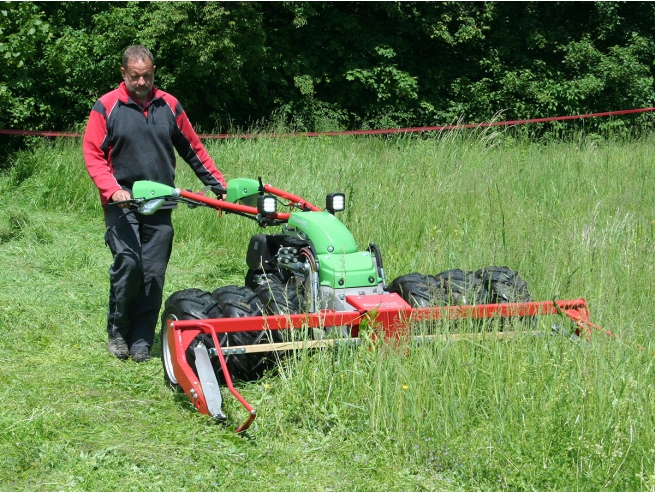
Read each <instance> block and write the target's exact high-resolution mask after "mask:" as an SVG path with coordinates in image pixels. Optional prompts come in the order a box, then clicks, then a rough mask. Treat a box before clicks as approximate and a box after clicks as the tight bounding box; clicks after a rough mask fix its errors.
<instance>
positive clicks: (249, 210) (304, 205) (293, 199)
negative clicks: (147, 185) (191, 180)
mask: <svg viewBox="0 0 655 492" xmlns="http://www.w3.org/2000/svg"><path fill="white" fill-rule="evenodd" d="M178 189H179V190H180V196H181V197H182V198H188V199H189V200H193V201H194V202H199V203H204V204H205V205H209V206H210V207H212V208H215V209H217V210H226V211H228V212H241V213H245V214H250V215H257V214H258V213H259V212H258V210H257V207H250V206H248V205H242V204H240V203H232V202H226V201H225V200H218V199H217V198H211V197H209V196H205V195H201V194H199V193H194V192H192V191H187V190H183V189H181V188H178ZM264 191H265V192H267V193H269V194H271V195H276V196H279V197H280V198H283V199H285V200H289V201H290V204H293V205H296V206H298V207H300V208H301V209H303V210H310V211H312V212H321V209H320V208H318V207H317V206H316V205H313V204H311V203H310V202H308V201H307V200H305V199H304V198H301V197H299V196H297V195H293V194H291V193H287V192H286V191H284V190H280V189H278V188H274V187H273V186H271V185H268V184H266V185H264ZM290 216H291V214H289V213H284V212H275V213H274V214H269V215H267V217H268V218H269V219H277V220H282V221H284V220H289V217H290Z"/></svg>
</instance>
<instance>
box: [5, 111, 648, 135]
mask: <svg viewBox="0 0 655 492" xmlns="http://www.w3.org/2000/svg"><path fill="white" fill-rule="evenodd" d="M648 111H655V107H654V108H638V109H623V110H620V111H605V112H603V113H589V114H576V115H569V116H552V117H547V118H530V119H524V120H511V121H490V122H485V123H466V124H454V125H441V126H416V127H411V128H386V129H379V130H347V131H333V132H294V133H220V134H212V133H203V134H200V135H198V136H199V137H200V138H203V139H228V138H241V139H247V138H260V137H272V138H280V137H336V136H343V135H386V134H393V133H421V132H439V131H447V130H460V129H461V130H466V129H475V128H488V127H499V126H516V125H527V124H530V123H549V122H551V121H568V120H580V119H586V118H602V117H607V116H619V115H625V114H634V113H645V112H648ZM0 135H24V136H28V135H29V136H37V137H73V138H81V137H83V136H84V134H83V133H73V132H54V131H33V130H8V129H0Z"/></svg>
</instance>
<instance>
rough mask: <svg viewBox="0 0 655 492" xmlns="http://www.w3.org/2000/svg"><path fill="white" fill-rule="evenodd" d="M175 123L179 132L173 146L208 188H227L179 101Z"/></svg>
mask: <svg viewBox="0 0 655 492" xmlns="http://www.w3.org/2000/svg"><path fill="white" fill-rule="evenodd" d="M174 112H175V123H176V125H177V129H178V132H176V135H175V136H174V137H173V145H175V149H176V150H177V152H178V153H179V154H180V157H182V159H184V160H185V161H186V162H187V163H188V164H189V166H191V168H192V169H193V171H194V172H195V173H196V176H198V179H200V181H202V183H203V184H204V185H206V186H215V185H217V184H220V185H221V186H223V187H224V188H226V187H227V186H226V183H225V178H224V177H223V174H222V173H221V172H220V171H219V170H218V168H217V167H216V164H214V161H213V160H212V158H211V157H209V154H208V153H207V150H206V149H205V147H204V145H202V142H201V141H200V139H199V138H198V135H197V134H196V132H195V130H194V129H193V126H191V122H190V121H189V118H188V117H187V115H186V112H185V111H184V109H182V105H181V104H180V103H179V101H175V111H174Z"/></svg>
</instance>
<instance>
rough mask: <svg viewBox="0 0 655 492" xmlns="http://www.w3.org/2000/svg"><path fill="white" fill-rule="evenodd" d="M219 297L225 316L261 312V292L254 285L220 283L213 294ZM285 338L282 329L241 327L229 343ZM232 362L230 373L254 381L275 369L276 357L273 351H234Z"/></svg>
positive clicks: (228, 337) (238, 378) (231, 357)
mask: <svg viewBox="0 0 655 492" xmlns="http://www.w3.org/2000/svg"><path fill="white" fill-rule="evenodd" d="M211 296H212V298H213V299H214V300H216V302H217V303H218V306H219V308H220V310H221V312H222V313H223V317H224V318H242V317H246V316H261V314H262V311H261V304H260V302H259V298H258V297H257V294H255V293H254V292H253V291H252V290H251V289H250V288H248V287H245V286H242V287H237V286H232V285H230V286H226V287H219V288H218V289H216V290H215V291H214V292H212V294H211ZM281 341H282V336H281V334H280V333H279V331H278V330H268V331H265V330H262V331H239V332H234V333H229V334H228V335H227V344H225V345H223V342H221V345H222V346H223V347H226V346H232V347H234V346H238V345H258V344H261V343H277V342H281ZM229 358H230V362H229V364H228V367H229V370H230V375H231V376H232V378H233V379H235V380H240V381H253V380H255V379H258V378H260V377H261V376H262V375H263V374H264V372H265V371H266V370H268V369H271V368H272V367H273V365H274V363H275V358H274V357H273V354H272V353H270V352H262V353H255V354H243V355H230V356H229Z"/></svg>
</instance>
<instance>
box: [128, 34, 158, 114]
mask: <svg viewBox="0 0 655 492" xmlns="http://www.w3.org/2000/svg"><path fill="white" fill-rule="evenodd" d="M121 75H122V76H123V80H124V81H125V85H126V86H127V90H128V91H130V93H131V94H132V95H133V96H134V97H135V98H136V100H137V101H138V102H139V103H141V104H145V103H146V102H147V101H148V96H149V95H150V90H151V89H152V84H153V83H154V81H155V59H154V58H153V56H152V53H150V50H148V48H146V47H145V46H141V45H134V46H130V47H129V48H127V49H126V50H125V52H124V53H123V64H122V66H121Z"/></svg>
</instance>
